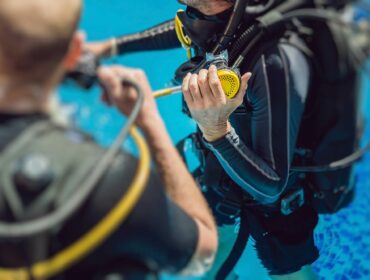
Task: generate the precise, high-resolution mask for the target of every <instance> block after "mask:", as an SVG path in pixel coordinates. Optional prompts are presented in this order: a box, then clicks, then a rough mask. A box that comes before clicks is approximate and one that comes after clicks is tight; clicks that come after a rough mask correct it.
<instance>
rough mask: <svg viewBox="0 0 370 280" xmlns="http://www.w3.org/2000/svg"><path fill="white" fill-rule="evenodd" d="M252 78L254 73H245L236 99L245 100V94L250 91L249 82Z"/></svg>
mask: <svg viewBox="0 0 370 280" xmlns="http://www.w3.org/2000/svg"><path fill="white" fill-rule="evenodd" d="M251 77H252V73H250V72H248V73H245V74H244V75H243V76H242V79H241V85H240V90H239V92H238V94H237V95H236V96H235V98H236V99H238V100H243V99H244V96H245V94H246V92H247V89H248V82H249V80H250V78H251Z"/></svg>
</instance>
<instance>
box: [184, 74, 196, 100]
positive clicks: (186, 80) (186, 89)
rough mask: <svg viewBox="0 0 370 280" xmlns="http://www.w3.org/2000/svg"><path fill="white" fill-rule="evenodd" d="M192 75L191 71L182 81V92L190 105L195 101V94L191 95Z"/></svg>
mask: <svg viewBox="0 0 370 280" xmlns="http://www.w3.org/2000/svg"><path fill="white" fill-rule="evenodd" d="M190 77H191V73H188V74H187V75H186V76H185V78H184V80H183V82H182V93H183V94H184V98H185V101H186V104H188V105H191V104H192V103H193V102H194V99H193V96H192V95H191V93H190V89H189V80H190Z"/></svg>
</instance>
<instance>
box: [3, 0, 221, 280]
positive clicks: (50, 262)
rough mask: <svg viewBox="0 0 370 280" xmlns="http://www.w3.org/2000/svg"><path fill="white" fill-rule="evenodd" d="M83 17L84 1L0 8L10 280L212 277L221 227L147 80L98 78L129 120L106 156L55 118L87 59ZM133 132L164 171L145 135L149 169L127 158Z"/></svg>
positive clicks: (143, 153) (105, 71) (113, 72)
mask: <svg viewBox="0 0 370 280" xmlns="http://www.w3.org/2000/svg"><path fill="white" fill-rule="evenodd" d="M30 11H33V12H32V13H30ZM80 12H81V1H76V0H56V1H52V2H50V1H49V0H32V1H27V2H24V1H23V0H4V1H1V2H0V39H1V42H2V44H1V46H0V92H1V96H0V135H1V137H0V139H1V140H0V166H1V168H0V279H2V280H8V279H9V280H10V279H19V280H27V279H73V280H74V279H97V280H98V279H157V277H158V274H159V273H160V272H162V271H166V272H169V273H174V274H176V273H179V272H182V273H185V274H189V275H197V274H201V273H204V271H206V270H207V269H209V267H210V266H211V265H212V261H213V259H214V255H215V251H216V248H217V231H216V225H215V223H214V221H213V217H212V214H211V213H210V210H209V209H208V206H207V203H206V201H205V199H204V197H203V196H202V194H201V192H200V191H199V189H198V188H197V186H196V184H195V181H194V179H193V178H192V176H191V175H190V173H189V172H188V171H187V169H186V166H185V165H184V163H183V162H182V160H181V157H180V155H179V154H178V153H177V151H176V148H175V147H174V146H173V145H172V143H171V140H170V137H169V135H168V133H167V131H166V129H165V126H164V124H163V121H162V120H161V118H160V115H159V112H158V110H157V108H156V104H155V102H154V99H153V97H152V92H151V89H150V86H149V84H148V81H147V79H146V76H145V74H144V73H143V72H142V71H140V70H135V69H128V68H123V67H119V66H116V67H109V68H101V69H99V71H98V73H97V76H98V78H99V81H100V83H101V84H102V86H103V88H104V89H105V91H104V95H103V96H104V100H105V101H106V102H107V103H108V104H110V105H115V106H116V107H117V108H118V109H119V111H120V112H122V114H126V115H128V119H127V125H125V127H124V129H123V130H122V131H121V133H120V134H119V136H118V138H117V140H116V141H115V142H114V144H113V145H112V146H111V147H110V148H109V149H108V150H107V151H106V150H104V149H103V148H101V147H100V146H98V144H97V143H96V142H95V141H94V140H93V139H92V138H91V137H89V136H88V135H86V134H84V133H83V132H81V131H79V130H78V129H75V128H73V127H70V126H67V125H60V124H57V123H55V122H54V121H52V120H51V117H50V116H49V115H50V114H49V113H50V112H49V101H50V100H51V97H52V94H51V93H52V92H53V91H54V90H55V87H56V86H57V85H58V83H59V81H60V80H61V79H62V78H63V75H64V73H65V71H66V70H68V69H72V68H74V65H75V63H76V62H77V60H78V58H79V57H80V52H81V48H82V45H83V38H82V37H83V36H81V34H78V33H75V31H76V28H77V26H78V20H79V16H80ZM30 22H32V24H31V25H30V24H29V23H30ZM134 121H135V124H137V125H138V126H139V127H140V128H141V130H142V132H143V133H144V135H145V137H146V138H147V139H148V142H149V145H150V149H151V151H152V154H153V156H154V162H155V163H156V168H157V171H155V170H152V171H151V170H150V166H151V162H150V155H149V147H148V146H147V145H146V143H145V141H144V139H143V138H142V137H141V136H140V135H139V134H138V132H137V131H136V130H135V129H134V128H132V129H131V131H132V133H131V134H132V136H133V138H134V140H135V142H136V144H137V145H138V149H139V152H140V158H139V159H137V158H136V157H134V156H132V155H130V154H129V153H127V152H123V151H121V146H122V142H123V141H124V140H125V138H126V137H127V133H128V131H129V130H128V129H129V128H130V127H131V126H132V123H133V122H134Z"/></svg>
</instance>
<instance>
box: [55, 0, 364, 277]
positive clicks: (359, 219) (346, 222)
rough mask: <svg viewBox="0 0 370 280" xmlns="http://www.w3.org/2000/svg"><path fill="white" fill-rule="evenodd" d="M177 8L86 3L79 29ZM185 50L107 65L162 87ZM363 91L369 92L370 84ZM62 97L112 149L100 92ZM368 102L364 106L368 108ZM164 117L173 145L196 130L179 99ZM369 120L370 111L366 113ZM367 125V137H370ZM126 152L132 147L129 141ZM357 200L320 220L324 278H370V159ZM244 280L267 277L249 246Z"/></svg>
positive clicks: (139, 25)
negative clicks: (140, 73)
mask: <svg viewBox="0 0 370 280" xmlns="http://www.w3.org/2000/svg"><path fill="white" fill-rule="evenodd" d="M178 8H179V5H178V4H177V3H176V1H175V0H162V1H149V0H136V1H129V0H107V1H99V0H85V11H84V14H83V18H82V22H81V29H83V30H85V31H86V33H87V35H88V39H89V40H99V39H104V38H109V37H111V36H114V35H119V34H122V33H128V32H132V31H137V30H139V29H143V28H145V27H148V26H151V25H153V24H156V23H158V22H160V21H162V20H165V19H169V18H171V17H173V15H174V13H175V12H176V10H177V9H178ZM185 59H186V57H185V53H184V52H183V51H182V50H174V51H166V52H152V53H141V54H134V55H130V56H126V57H122V58H120V59H117V60H115V61H107V63H120V64H125V65H128V66H133V67H140V68H143V69H144V70H145V71H146V72H147V74H148V76H149V79H150V82H151V84H152V87H153V88H154V89H158V88H162V87H164V86H165V85H166V84H167V83H168V82H169V81H170V80H171V78H172V73H173V72H174V70H175V68H176V66H177V65H179V63H181V62H183V61H185ZM364 92H370V87H369V84H367V85H365V86H364ZM60 98H61V100H62V102H63V103H64V104H65V108H66V111H68V112H69V113H71V114H72V116H73V117H74V119H75V121H76V123H77V124H78V126H80V127H82V128H83V129H84V130H86V131H89V132H91V133H92V134H93V135H94V136H95V137H96V138H97V139H98V141H99V142H100V143H102V145H109V144H110V143H111V142H112V140H113V138H114V137H115V135H116V133H117V132H118V130H119V128H120V126H121V125H122V123H123V122H124V119H123V118H122V117H121V116H120V115H119V114H118V113H117V112H116V111H114V110H112V109H108V108H106V107H105V106H104V105H102V104H101V103H100V100H99V89H98V88H95V89H93V90H91V91H89V92H83V91H80V90H78V89H77V88H75V87H73V86H70V85H65V86H62V87H61V89H60ZM369 99H370V98H368V99H367V101H366V102H364V108H365V109H366V108H370V100H369ZM158 104H159V108H160V110H161V113H162V116H163V117H164V119H165V121H166V124H167V127H168V130H169V132H170V134H171V136H172V138H173V140H174V141H175V142H177V141H178V140H180V139H181V138H183V137H185V136H187V135H188V134H189V133H190V132H191V131H193V130H194V123H193V122H192V121H191V120H190V119H189V118H187V117H186V116H184V115H183V114H182V113H181V101H180V97H179V96H172V97H168V98H164V99H161V100H159V101H158ZM367 115H368V118H369V117H370V113H369V112H367ZM369 127H370V126H369V125H368V126H367V129H366V138H367V139H369V138H370V129H369ZM125 148H127V149H133V144H132V143H131V142H128V143H125ZM356 170H357V175H358V185H357V196H356V198H355V201H354V202H353V204H352V205H351V206H350V207H349V208H347V209H345V210H343V211H341V212H340V213H338V214H336V215H330V216H322V217H321V218H320V224H319V226H318V228H317V230H316V236H315V238H316V241H317V244H318V246H319V248H320V253H321V256H320V259H319V260H318V261H317V262H316V263H315V265H314V267H315V270H316V271H317V272H318V273H319V275H320V278H321V279H328V280H331V279H333V280H341V279H343V280H345V279H370V192H369V190H370V176H369V174H370V155H367V156H366V157H365V159H364V160H363V161H362V162H361V163H360V164H359V165H358V166H357V169H356ZM236 272H237V274H238V275H239V276H240V279H253V280H258V279H268V277H267V275H266V272H265V271H264V270H263V269H262V267H261V266H260V264H259V263H258V261H256V260H255V255H254V252H253V250H252V249H251V248H249V249H248V250H247V252H246V253H245V255H244V256H243V258H242V260H241V262H240V264H239V265H238V267H237V269H236Z"/></svg>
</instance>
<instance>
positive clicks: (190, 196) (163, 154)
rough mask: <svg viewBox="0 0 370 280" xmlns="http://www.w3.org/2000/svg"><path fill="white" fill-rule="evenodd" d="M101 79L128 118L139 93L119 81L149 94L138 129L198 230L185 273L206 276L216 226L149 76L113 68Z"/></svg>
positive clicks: (167, 185)
mask: <svg viewBox="0 0 370 280" xmlns="http://www.w3.org/2000/svg"><path fill="white" fill-rule="evenodd" d="M99 76H100V79H101V80H102V81H103V83H104V84H105V85H106V87H107V89H108V90H109V92H110V94H109V95H110V97H111V100H113V101H114V103H115V105H116V106H117V107H118V109H119V110H120V111H121V112H123V113H125V114H127V113H128V112H129V111H130V109H131V108H132V103H134V102H135V99H136V93H135V92H134V90H133V89H131V88H122V86H121V84H120V82H119V77H126V78H129V79H132V80H135V81H137V82H138V83H139V84H140V86H141V87H142V89H143V91H144V92H145V93H146V100H145V101H144V106H143V109H142V112H141V114H140V115H139V117H138V119H137V125H138V126H140V128H141V129H142V130H143V132H144V134H145V136H146V138H147V140H148V143H149V145H150V147H151V150H152V153H153V156H154V160H155V162H156V165H157V168H158V171H159V174H160V176H161V179H162V181H163V183H164V186H165V190H166V192H167V194H168V195H169V197H170V198H171V199H172V200H173V201H174V202H175V203H176V204H177V205H178V206H179V207H180V208H182V209H183V211H184V212H185V213H187V214H188V215H189V216H190V217H192V218H193V219H194V221H195V222H196V224H197V226H198V232H199V238H198V245H197V250H196V252H195V254H194V256H193V259H192V261H191V262H190V263H189V265H188V267H187V268H185V271H186V273H187V274H200V273H203V272H205V271H206V270H207V269H208V268H209V267H210V265H211V264H212V263H213V258H214V255H215V252H216V249H217V230H216V225H215V222H214V220H213V217H212V215H211V213H210V210H209V208H208V205H207V203H206V201H205V199H204V198H203V196H202V194H201V192H200V191H199V189H198V187H197V185H196V183H195V181H194V179H193V178H192V176H191V175H190V173H189V172H188V170H187V169H186V166H185V164H184V163H183V161H182V159H181V157H180V156H179V154H178V153H177V151H176V149H175V147H174V145H173V144H172V141H171V139H170V137H169V135H168V133H167V130H166V128H165V125H164V123H163V121H162V119H161V117H160V115H159V112H158V110H157V108H156V104H155V101H154V99H153V97H152V92H151V89H150V86H149V84H148V81H147V79H146V76H145V74H144V73H143V72H142V71H137V70H132V69H126V68H122V67H113V68H111V69H105V70H103V71H100V73H99Z"/></svg>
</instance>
